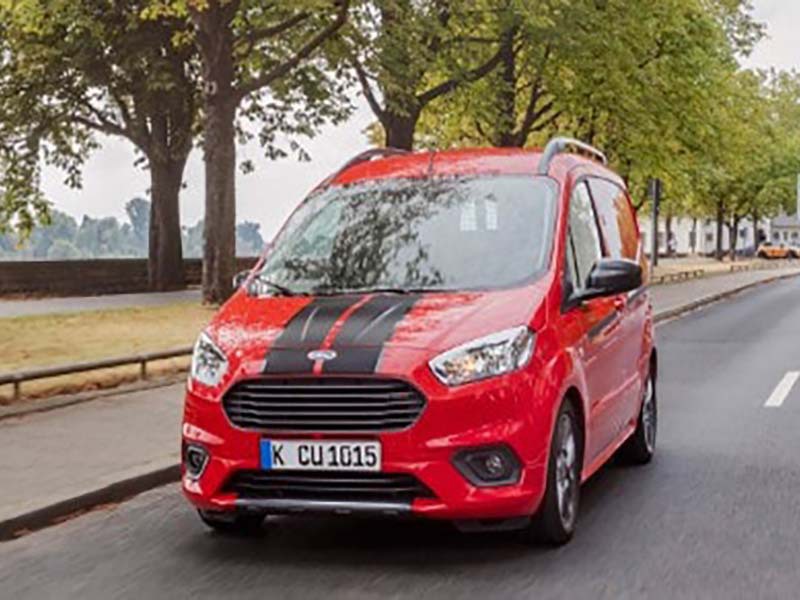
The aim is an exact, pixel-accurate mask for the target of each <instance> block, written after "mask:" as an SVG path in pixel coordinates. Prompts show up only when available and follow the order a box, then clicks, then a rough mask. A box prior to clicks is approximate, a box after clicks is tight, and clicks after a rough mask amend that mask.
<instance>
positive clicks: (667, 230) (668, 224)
mask: <svg viewBox="0 0 800 600" xmlns="http://www.w3.org/2000/svg"><path fill="white" fill-rule="evenodd" d="M664 237H666V238H667V256H668V257H670V258H671V257H672V213H667V218H666V221H665V223H664Z"/></svg>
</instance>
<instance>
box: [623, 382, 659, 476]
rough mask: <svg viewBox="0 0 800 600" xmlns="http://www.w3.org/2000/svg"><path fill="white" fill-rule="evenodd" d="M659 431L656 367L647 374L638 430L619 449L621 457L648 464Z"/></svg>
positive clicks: (633, 462) (653, 452)
mask: <svg viewBox="0 0 800 600" xmlns="http://www.w3.org/2000/svg"><path fill="white" fill-rule="evenodd" d="M657 432H658V403H657V394H656V376H655V369H653V368H651V369H650V372H649V373H648V374H647V383H646V385H645V387H644V392H643V394H642V407H641V409H640V410H639V419H638V420H637V422H636V430H635V431H634V432H633V435H631V437H630V438H628V440H627V441H626V442H625V444H623V446H622V447H621V448H620V449H619V457H620V458H621V459H622V461H623V462H625V463H628V464H632V465H646V464H647V463H649V462H650V461H651V460H653V455H654V454H655V451H656V437H657V435H656V434H657Z"/></svg>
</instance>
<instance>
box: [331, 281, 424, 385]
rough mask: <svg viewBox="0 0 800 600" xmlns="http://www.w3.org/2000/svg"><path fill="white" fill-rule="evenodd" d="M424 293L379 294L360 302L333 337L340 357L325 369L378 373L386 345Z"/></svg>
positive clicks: (336, 371) (337, 371) (341, 371)
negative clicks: (402, 294)
mask: <svg viewBox="0 0 800 600" xmlns="http://www.w3.org/2000/svg"><path fill="white" fill-rule="evenodd" d="M419 298H420V296H419V295H415V294H409V295H404V296H396V295H378V296H375V297H374V298H371V299H370V300H369V301H367V302H365V303H364V304H362V305H361V306H359V307H358V308H357V309H356V310H355V311H353V314H352V315H350V317H349V318H348V319H347V321H345V323H344V325H343V326H342V329H341V331H339V333H338V335H337V336H336V339H335V340H334V341H333V346H332V348H333V349H334V350H335V351H336V354H337V356H336V358H334V359H332V360H327V361H325V362H324V363H323V365H322V372H323V373H374V372H375V369H376V368H377V366H378V361H379V360H380V357H381V353H382V352H383V345H384V344H385V343H386V342H388V341H389V339H391V337H392V336H393V335H394V329H395V327H396V326H397V324H398V323H399V322H400V321H402V320H403V318H404V317H405V316H406V314H408V311H410V310H411V307H413V306H414V304H415V303H416V302H417V300H419Z"/></svg>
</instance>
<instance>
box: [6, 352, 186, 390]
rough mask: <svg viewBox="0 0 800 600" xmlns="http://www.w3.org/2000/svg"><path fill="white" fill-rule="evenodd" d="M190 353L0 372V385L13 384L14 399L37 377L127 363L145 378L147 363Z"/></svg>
mask: <svg viewBox="0 0 800 600" xmlns="http://www.w3.org/2000/svg"><path fill="white" fill-rule="evenodd" d="M191 354H192V347H191V346H190V347H188V348H176V349H174V350H163V351H161V352H146V353H143V354H134V355H132V356H121V357H117V358H107V359H103V360H94V361H88V362H81V363H73V364H70V365H60V366H56V367H44V368H41V369H29V370H25V371H17V372H16V373H5V374H3V373H0V386H4V385H12V386H14V392H13V394H14V396H13V398H14V401H17V400H19V399H20V398H21V397H22V384H23V383H25V382H26V381H36V380H39V379H49V378H51V377H60V376H62V375H72V374H74V373H85V372H87V371H100V370H102V369H112V368H114V367H126V366H128V365H139V377H140V378H141V379H147V364H148V363H151V362H155V361H158V360H167V359H170V358H180V357H182V356H189V355H191Z"/></svg>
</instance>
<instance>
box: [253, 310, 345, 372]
mask: <svg viewBox="0 0 800 600" xmlns="http://www.w3.org/2000/svg"><path fill="white" fill-rule="evenodd" d="M360 299H361V297H360V296H331V297H322V298H316V299H315V300H314V301H312V302H310V303H309V304H307V305H306V306H305V307H303V309H302V310H300V311H298V313H297V314H296V315H295V316H294V317H292V318H291V320H290V321H289V322H288V323H287V324H286V327H284V329H283V331H282V332H281V334H280V335H279V336H278V337H277V339H276V340H275V342H274V343H273V344H272V347H271V348H270V349H269V351H268V353H267V360H266V365H265V366H264V373H311V372H312V371H313V369H314V361H312V360H309V359H308V356H307V355H308V352H309V351H310V350H316V349H317V348H319V347H320V345H321V344H322V342H323V341H324V340H325V338H326V337H327V336H328V334H329V333H330V331H331V329H332V328H333V326H334V325H335V324H336V322H337V321H338V320H339V319H340V318H341V316H342V314H344V312H345V311H346V310H347V309H348V308H350V307H351V306H353V305H354V304H355V303H356V302H358V301H359V300H360Z"/></svg>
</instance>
